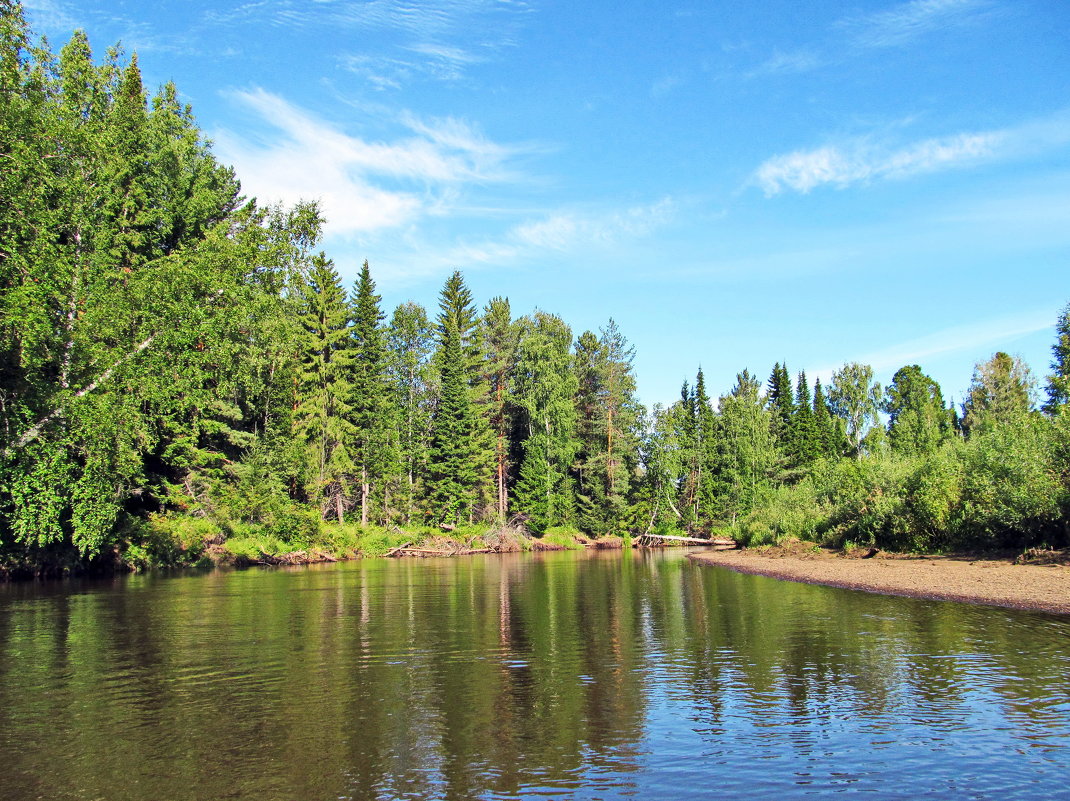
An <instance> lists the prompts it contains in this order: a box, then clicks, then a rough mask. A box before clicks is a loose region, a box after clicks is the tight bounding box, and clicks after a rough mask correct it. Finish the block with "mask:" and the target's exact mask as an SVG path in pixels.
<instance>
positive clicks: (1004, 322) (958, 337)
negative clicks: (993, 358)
mask: <svg viewBox="0 0 1070 801" xmlns="http://www.w3.org/2000/svg"><path fill="white" fill-rule="evenodd" d="M1055 316H1056V312H1054V311H1053V310H1052V309H1039V310H1034V311H1030V312H1023V313H1019V314H1015V315H1009V316H1006V317H999V318H997V319H994V320H985V321H984V322H979V323H972V324H970V325H960V326H954V327H952V328H945V329H943V330H940V331H935V332H933V333H931V334H926V335H925V336H921V337H917V338H916V339H911V340H907V341H906V342H900V343H899V344H897V345H892V346H891V347H888V348H882V349H881V350H877V351H873V352H871V353H866V354H862V355H861V356H858V357H856V358H853V359H848V360H847V361H856V362H859V363H861V364H868V365H870V366H871V367H873V369H874V370H876V371H878V372H880V371H885V370H897V369H899V368H900V367H903V366H904V365H908V364H921V365H922V368H923V369H924V363H925V361H926V360H927V359H931V358H932V357H934V356H943V355H945V354H948V353H957V352H960V351H965V350H974V349H977V348H982V347H985V346H992V347H999V348H1006V347H1007V346H1008V343H1010V342H1013V341H1014V340H1016V339H1018V338H1020V337H1024V336H1027V335H1029V334H1035V333H1036V332H1038V331H1044V330H1046V329H1049V328H1051V327H1052V323H1053V321H1054V320H1055ZM839 367H840V365H839V364H837V365H825V366H823V367H819V368H818V369H817V370H815V371H814V374H815V375H817V376H820V377H821V379H822V380H823V381H824V380H826V379H827V378H828V377H829V376H831V375H832V373H833V371H834V370H836V369H838V368H839Z"/></svg>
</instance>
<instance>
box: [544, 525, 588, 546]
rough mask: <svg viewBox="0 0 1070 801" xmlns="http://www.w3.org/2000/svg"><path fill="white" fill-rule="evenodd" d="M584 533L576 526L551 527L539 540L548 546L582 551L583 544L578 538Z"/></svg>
mask: <svg viewBox="0 0 1070 801" xmlns="http://www.w3.org/2000/svg"><path fill="white" fill-rule="evenodd" d="M582 536H583V533H582V532H581V531H580V530H579V529H578V528H576V527H574V526H550V527H549V528H548V529H546V531H545V532H543V535H542V536H541V537H540V538H539V539H541V540H542V541H543V542H544V543H545V544H547V545H556V546H559V547H561V548H564V549H565V550H569V551H582V550H583V547H584V546H583V543H582V542H580V541H579V540H578V539H577V538H578V537H582Z"/></svg>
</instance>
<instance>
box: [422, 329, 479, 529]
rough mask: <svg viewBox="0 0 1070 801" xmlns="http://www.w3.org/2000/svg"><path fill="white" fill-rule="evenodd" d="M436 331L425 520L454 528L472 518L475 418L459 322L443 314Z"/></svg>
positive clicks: (474, 477) (474, 481)
mask: <svg viewBox="0 0 1070 801" xmlns="http://www.w3.org/2000/svg"><path fill="white" fill-rule="evenodd" d="M438 330H439V343H438V344H439V348H438V352H437V353H436V356H437V360H438V370H439V399H438V406H437V408H436V409H435V414H434V417H433V418H432V421H431V446H430V449H429V453H428V461H429V465H428V496H429V498H428V500H429V503H430V507H431V508H430V510H429V515H430V517H431V519H432V520H435V521H437V522H440V523H448V524H452V525H456V524H458V523H461V522H463V521H465V520H466V519H468V518H469V517H470V515H471V513H472V504H473V499H474V489H475V483H476V465H475V459H474V458H473V451H474V447H473V438H472V432H473V428H474V423H475V418H474V414H473V410H472V400H471V394H470V387H469V383H468V378H467V369H466V362H465V355H464V349H463V347H462V341H461V334H460V331H459V330H458V328H457V318H456V317H455V316H454V315H451V314H448V313H447V314H443V315H442V316H441V318H440V321H439V329H438Z"/></svg>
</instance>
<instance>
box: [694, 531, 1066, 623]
mask: <svg viewBox="0 0 1070 801" xmlns="http://www.w3.org/2000/svg"><path fill="white" fill-rule="evenodd" d="M690 558H692V559H694V560H695V561H696V562H702V563H704V564H710V565H718V566H720V567H727V568H730V569H731V570H735V571H738V572H740V573H754V574H757V575H761V576H769V577H771V578H777V579H783V580H786V581H800V582H804V583H807V584H825V585H828V586H831V587H844V588H846V589H851V590H863V591H865V592H877V593H883V594H886V595H906V596H910V597H914V598H936V599H941V600H949V601H963V602H966V603H977V604H990V605H994V606H1007V607H1011V608H1014V609H1032V610H1037V611H1044V612H1053V613H1056V614H1062V615H1068V614H1070V564H1067V563H1066V562H1065V561H1063V560H1057V561H1055V562H1054V563H1049V564H1015V563H1014V560H1013V559H1012V558H998V557H978V556H915V555H904V554H884V553H877V554H876V555H875V556H873V557H872V558H868V559H862V558H858V557H857V556H856V557H851V556H844V555H843V554H840V553H838V552H835V551H830V550H824V549H822V550H813V549H811V548H809V547H806V548H801V547H794V548H768V549H744V550H739V551H699V552H695V553H692V554H690Z"/></svg>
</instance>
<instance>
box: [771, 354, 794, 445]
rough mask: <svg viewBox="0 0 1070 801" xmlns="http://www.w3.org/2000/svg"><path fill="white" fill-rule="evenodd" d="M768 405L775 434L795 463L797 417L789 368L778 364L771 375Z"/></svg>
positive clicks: (774, 366)
mask: <svg viewBox="0 0 1070 801" xmlns="http://www.w3.org/2000/svg"><path fill="white" fill-rule="evenodd" d="M765 397H766V404H767V405H768V407H769V410H770V411H771V412H772V413H773V434H774V436H775V437H776V439H777V442H779V443H780V448H781V450H782V451H783V453H784V455H785V457H786V458H787V459H788V461H789V462H794V461H795V453H794V448H795V442H794V441H793V439H794V437H793V431H792V424H793V422H794V417H795V402H794V400H793V396H792V390H791V376H790V375H789V374H788V366H787V365H786V364H783V365H782V364H781V363H780V362H777V363H776V364H774V365H773V371H772V372H771V373H770V374H769V382H768V384H767V385H766V396H765Z"/></svg>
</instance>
